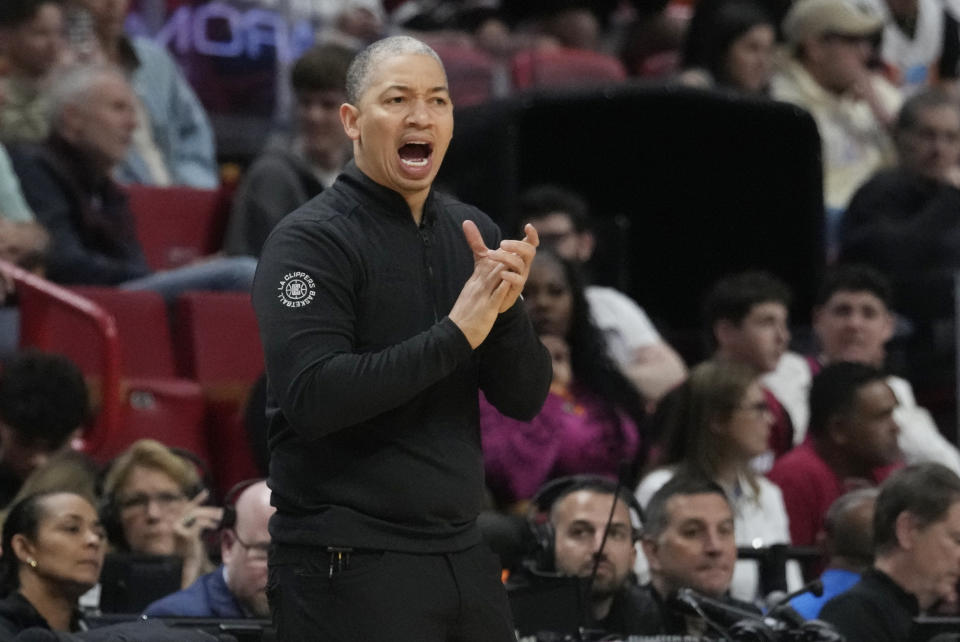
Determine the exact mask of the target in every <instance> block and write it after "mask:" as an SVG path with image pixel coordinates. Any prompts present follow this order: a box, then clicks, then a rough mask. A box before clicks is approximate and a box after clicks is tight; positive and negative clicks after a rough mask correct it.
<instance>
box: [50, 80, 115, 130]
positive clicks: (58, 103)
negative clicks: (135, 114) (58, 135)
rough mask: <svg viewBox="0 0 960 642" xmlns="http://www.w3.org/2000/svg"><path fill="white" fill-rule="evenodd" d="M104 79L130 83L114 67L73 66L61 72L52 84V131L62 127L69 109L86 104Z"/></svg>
mask: <svg viewBox="0 0 960 642" xmlns="http://www.w3.org/2000/svg"><path fill="white" fill-rule="evenodd" d="M104 77H114V78H119V79H121V80H123V81H124V82H128V81H127V77H126V76H125V75H124V74H123V72H122V71H121V70H120V69H119V68H118V67H114V66H112V65H79V66H71V67H67V68H66V69H64V70H63V71H61V72H59V73H58V74H57V76H56V77H55V78H54V80H53V82H52V83H50V94H49V100H50V106H49V111H48V113H47V116H48V118H49V122H50V129H52V130H54V131H58V130H59V128H60V126H61V125H62V122H61V121H62V119H63V112H64V111H66V109H67V108H68V107H72V106H74V105H79V104H82V103H84V102H86V100H87V99H88V98H89V96H90V94H91V93H92V92H93V91H94V90H95V88H96V87H97V84H98V83H99V82H100V81H101V80H102V79H103V78H104Z"/></svg>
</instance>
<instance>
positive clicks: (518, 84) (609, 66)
mask: <svg viewBox="0 0 960 642" xmlns="http://www.w3.org/2000/svg"><path fill="white" fill-rule="evenodd" d="M511 76H512V78H513V85H514V87H515V88H516V89H528V88H532V87H585V86H596V85H599V84H606V83H616V82H622V81H624V80H625V79H626V77H627V72H626V69H624V67H623V63H621V62H620V61H619V60H617V59H616V58H614V57H613V56H608V55H606V54H602V53H598V52H596V51H586V50H581V49H545V50H539V49H537V50H534V49H530V50H526V51H520V52H518V53H516V54H515V55H514V57H513V60H512V62H511Z"/></svg>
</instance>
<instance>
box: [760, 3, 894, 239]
mask: <svg viewBox="0 0 960 642" xmlns="http://www.w3.org/2000/svg"><path fill="white" fill-rule="evenodd" d="M882 24H883V21H882V18H880V17H879V16H878V15H876V14H873V13H870V12H867V11H865V10H864V9H862V8H860V7H859V6H857V5H855V4H853V2H852V0H799V1H798V2H796V3H794V4H793V6H792V7H791V8H790V11H789V12H788V13H787V16H786V18H785V19H784V22H783V31H784V35H785V36H786V38H787V42H788V45H789V48H790V54H791V55H790V59H789V60H788V61H787V62H786V64H785V65H784V67H783V69H781V70H780V71H779V72H778V73H777V74H775V75H774V78H773V82H772V85H771V88H772V93H773V97H774V98H777V99H779V100H785V101H787V102H791V103H794V104H796V105H799V106H800V107H802V108H804V109H806V110H807V111H809V112H810V114H811V115H812V116H813V119H814V120H815V121H816V123H817V129H818V130H819V132H820V139H821V141H822V143H823V171H824V199H825V202H826V207H827V211H828V215H829V217H830V218H829V223H830V225H829V228H828V237H829V238H828V242H829V243H830V244H831V246H833V245H835V243H836V239H835V225H836V220H837V219H838V217H839V215H840V213H842V212H843V210H844V209H846V207H847V204H848V203H849V202H850V197H851V196H853V193H854V191H855V190H856V189H857V188H858V187H860V185H861V184H862V183H863V182H864V181H866V180H867V179H868V178H870V176H871V175H872V174H873V173H874V172H875V171H877V170H878V169H881V168H883V167H886V166H889V165H891V164H893V162H894V158H895V154H894V149H893V143H892V141H891V139H890V136H889V134H888V132H887V127H888V125H889V124H890V123H891V122H892V119H893V116H894V115H895V114H896V112H897V109H898V108H899V106H900V96H899V93H898V92H897V90H896V89H895V88H894V87H893V86H892V85H890V84H889V83H888V82H886V81H885V80H883V78H881V77H880V76H879V75H877V74H874V73H872V72H871V71H870V70H869V68H868V67H867V61H868V59H869V57H870V54H871V44H870V38H871V37H872V36H873V35H875V34H876V33H877V32H878V31H879V30H880V28H881V26H882Z"/></svg>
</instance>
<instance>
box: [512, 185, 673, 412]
mask: <svg viewBox="0 0 960 642" xmlns="http://www.w3.org/2000/svg"><path fill="white" fill-rule="evenodd" d="M520 214H521V222H522V223H532V224H533V226H534V227H536V228H537V231H538V232H539V233H540V243H541V245H542V246H543V247H548V248H550V249H552V250H553V251H554V252H556V253H557V254H559V255H560V256H561V257H563V258H564V259H565V260H567V261H572V262H574V263H577V264H579V265H585V264H587V263H588V262H589V261H590V259H591V257H592V256H593V250H594V246H595V244H596V240H595V239H594V236H593V230H592V223H591V220H590V216H589V212H588V210H587V204H586V203H585V202H584V201H583V199H581V198H580V197H579V196H577V195H576V194H574V193H573V192H570V191H567V190H565V189H563V188H560V187H556V186H553V185H541V186H538V187H533V188H530V189H528V190H527V191H526V192H524V193H523V194H522V195H521V197H520ZM584 294H585V296H586V299H587V303H588V304H589V306H590V317H591V319H592V320H593V323H594V324H595V325H596V326H597V327H598V328H600V330H601V331H603V334H604V336H605V337H606V341H607V353H608V354H609V355H610V357H611V358H612V359H613V360H614V362H615V363H616V364H617V366H618V367H619V368H620V369H621V370H622V371H623V373H624V374H625V375H626V376H627V377H628V378H629V379H630V380H631V381H632V382H633V383H634V385H635V386H636V387H637V390H639V391H640V394H642V395H643V396H644V397H645V398H646V399H647V400H648V401H656V400H658V399H660V397H661V396H663V394H664V393H665V392H666V391H668V390H670V389H671V388H673V387H674V386H675V385H677V384H678V383H680V382H681V381H683V378H684V376H686V367H685V366H684V363H683V360H682V359H681V358H680V355H678V354H677V353H676V351H674V349H673V348H671V347H670V345H669V344H668V343H667V342H666V341H664V340H663V337H661V336H660V333H658V332H657V329H656V328H655V327H654V325H653V323H651V321H650V319H649V318H648V317H647V313H646V312H644V311H643V308H641V307H640V306H638V305H637V304H636V303H635V302H634V301H633V299H631V298H630V297H628V296H626V295H625V294H623V293H622V292H620V291H618V290H616V289H614V288H610V287H603V286H599V285H589V284H588V285H587V286H586V289H585V292H584Z"/></svg>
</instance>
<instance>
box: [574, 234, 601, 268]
mask: <svg viewBox="0 0 960 642" xmlns="http://www.w3.org/2000/svg"><path fill="white" fill-rule="evenodd" d="M596 247H597V238H596V237H595V236H594V235H593V232H591V231H589V230H587V231H585V232H580V233H579V234H577V260H578V261H580V262H581V263H586V262H587V261H589V260H590V257H591V256H593V250H594V249H595V248H596Z"/></svg>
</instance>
